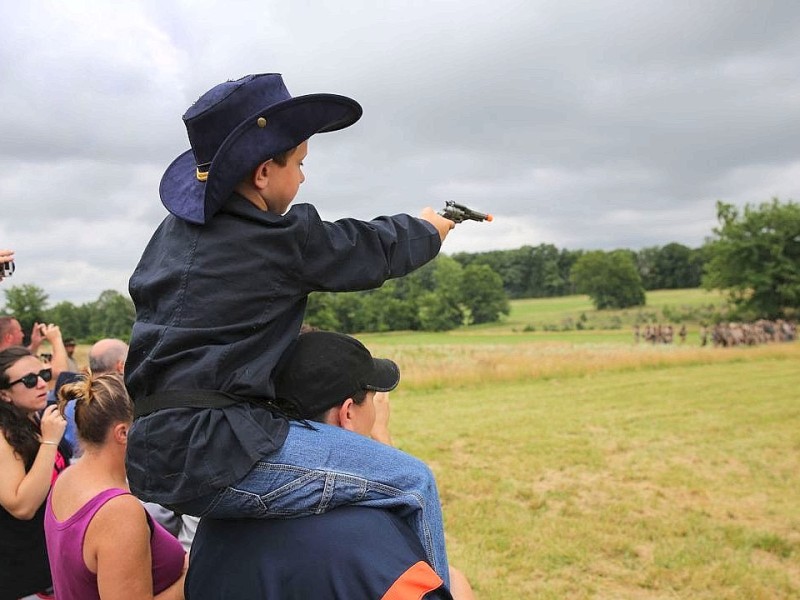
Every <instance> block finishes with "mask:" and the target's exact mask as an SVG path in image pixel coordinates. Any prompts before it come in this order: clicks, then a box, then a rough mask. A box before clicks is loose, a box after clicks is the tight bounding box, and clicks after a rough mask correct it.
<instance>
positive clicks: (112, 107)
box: [0, 0, 800, 301]
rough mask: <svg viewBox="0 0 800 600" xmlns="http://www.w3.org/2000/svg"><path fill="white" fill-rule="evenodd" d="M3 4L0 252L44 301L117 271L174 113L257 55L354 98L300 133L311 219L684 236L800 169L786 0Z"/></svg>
mask: <svg viewBox="0 0 800 600" xmlns="http://www.w3.org/2000/svg"><path fill="white" fill-rule="evenodd" d="M4 11H5V14H4V17H5V18H4V19H3V21H2V24H0V60H2V63H3V65H4V69H3V71H2V73H0V102H2V106H3V108H4V110H3V111H0V130H2V131H3V132H4V133H3V144H2V146H0V168H2V169H3V172H4V173H5V176H4V177H3V178H2V179H0V197H2V202H3V209H4V210H3V213H4V217H3V218H2V219H1V220H0V246H11V247H14V248H16V249H17V250H18V255H19V262H20V263H21V265H20V270H19V271H18V275H19V277H17V274H15V283H23V282H26V281H30V282H34V283H37V285H40V286H41V287H43V288H45V289H46V290H47V291H48V292H49V293H50V294H51V297H52V298H53V299H54V300H55V299H62V298H69V299H72V300H74V301H85V300H87V299H94V298H96V297H97V295H98V293H99V292H100V291H102V290H103V289H108V288H113V289H119V290H120V291H123V290H124V289H125V282H126V281H127V277H128V276H129V274H130V271H131V270H132V268H133V266H134V265H135V263H136V261H137V260H138V256H139V254H140V253H141V250H142V248H143V247H144V244H145V243H146V241H147V239H148V237H149V235H150V233H151V232H152V230H153V228H154V227H155V226H156V225H157V223H158V221H159V220H160V219H161V218H162V217H163V215H164V214H165V213H164V210H163V208H162V207H161V204H160V202H159V199H158V181H159V179H160V176H161V173H162V172H163V170H164V168H165V167H166V165H167V164H168V163H169V162H170V161H171V160H172V159H173V158H174V157H175V156H176V155H177V154H178V153H180V152H182V151H183V150H185V149H186V148H187V147H188V145H187V142H186V137H185V130H184V128H183V126H182V123H181V122H180V115H181V114H182V113H183V112H184V111H185V110H186V108H187V107H188V106H189V105H190V104H191V102H193V101H194V100H195V99H196V98H197V97H198V96H199V95H200V94H201V93H202V92H203V91H205V89H207V88H208V87H210V86H211V85H213V84H215V83H218V82H219V81H222V80H224V79H227V78H234V77H238V76H241V75H243V74H246V73H248V72H260V71H279V72H282V73H284V76H285V78H286V82H287V84H288V86H289V89H290V90H291V91H292V92H293V93H294V94H303V93H312V92H317V91H328V92H337V93H343V94H346V95H352V96H353V97H355V98H356V99H358V100H359V102H361V103H362V105H363V106H364V111H365V112H364V117H363V119H362V120H361V121H360V122H359V123H357V124H356V125H355V126H353V127H351V128H350V129H348V130H345V131H343V132H337V133H334V134H329V135H322V136H318V137H317V138H314V140H312V143H311V145H310V154H309V157H308V160H307V161H306V163H307V166H306V175H307V182H306V184H305V185H304V186H303V189H302V190H301V194H300V196H299V198H298V200H299V201H308V202H313V203H314V204H316V205H317V206H318V208H319V209H320V212H321V213H322V214H323V216H325V217H326V218H331V219H333V218H338V217H343V216H356V217H360V218H369V217H372V216H374V215H375V214H377V213H383V212H389V213H394V212H401V211H408V212H413V213H416V212H417V211H418V210H420V209H421V208H422V207H423V206H425V205H427V204H431V205H433V206H440V205H441V204H442V203H443V202H444V200H446V199H456V200H461V201H464V202H467V203H472V204H474V205H475V206H476V208H480V209H484V210H488V211H491V212H494V213H495V214H496V216H497V218H496V221H495V222H494V223H492V224H490V225H478V224H465V225H462V226H460V227H459V229H457V230H456V232H454V234H453V235H452V236H451V237H450V238H449V239H448V241H447V243H446V245H445V249H446V250H447V251H458V250H485V249H492V248H512V247H517V246H520V245H522V244H539V243H554V244H556V245H558V246H562V247H569V248H616V247H630V248H641V247H644V246H651V245H663V244H666V243H669V242H672V241H679V242H682V243H686V244H688V245H692V246H697V245H699V244H701V243H702V242H703V239H704V237H705V236H707V235H709V234H710V231H711V227H713V225H714V204H715V201H716V200H717V199H722V200H726V201H732V202H735V203H737V204H742V203H745V202H760V201H763V200H767V199H768V198H769V197H771V196H773V195H777V196H780V197H782V198H792V197H793V198H797V196H798V188H800V183H798V182H800V150H798V146H797V144H796V140H797V139H798V134H800V118H798V111H797V109H796V106H797V104H798V100H800V82H798V79H797V77H796V66H797V64H798V59H800V5H798V4H797V3H796V2H788V1H786V2H770V1H761V2H744V1H739V2H732V1H728V2H722V1H719V2H712V1H708V2H702V3H698V2H679V1H676V2H670V3H661V4H660V5H656V4H655V3H645V2H635V1H633V0H618V1H597V2H591V3H585V2H582V3H578V2H548V1H522V0H519V1H512V0H499V1H498V2H492V3H488V2H473V1H470V0H459V1H455V0H452V1H451V0H434V1H431V0H429V1H426V2H423V1H421V0H410V1H407V2H402V3H401V2H384V3H374V2H367V1H366V0H352V1H351V2H347V3H327V2H318V1H313V0H305V1H301V0H299V1H297V2H250V1H242V0H234V1H231V2H226V3H219V2H188V0H187V1H186V2H171V3H163V2H154V1H150V0H142V1H140V2H130V3H114V4H113V5H109V6H106V5H105V4H104V3H101V2H77V1H76V2H69V3H61V2H36V1H34V2H30V3H22V4H18V5H12V6H10V7H7V8H5V9H4ZM67 228H68V231H69V234H68V235H64V231H65V229H67ZM6 240H8V241H6ZM63 261H67V263H68V266H69V268H68V269H64V268H60V267H63V264H61V263H63ZM23 265H24V266H25V268H23ZM26 278H27V279H26ZM4 285H5V284H4Z"/></svg>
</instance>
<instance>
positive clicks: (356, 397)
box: [311, 390, 367, 423]
mask: <svg viewBox="0 0 800 600" xmlns="http://www.w3.org/2000/svg"><path fill="white" fill-rule="evenodd" d="M350 397H351V398H352V399H353V403H355V404H357V405H358V406H361V405H362V404H364V400H366V399H367V390H358V391H357V392H353V395H352V396H350ZM345 400H347V398H345ZM342 403H344V402H342ZM339 406H341V404H340V405H339ZM331 408H338V407H333V406H331ZM329 410H330V408H328V409H326V410H323V411H322V412H321V413H319V414H317V415H314V416H313V417H312V418H311V421H316V422H317V423H324V422H325V415H326V414H328V411H329Z"/></svg>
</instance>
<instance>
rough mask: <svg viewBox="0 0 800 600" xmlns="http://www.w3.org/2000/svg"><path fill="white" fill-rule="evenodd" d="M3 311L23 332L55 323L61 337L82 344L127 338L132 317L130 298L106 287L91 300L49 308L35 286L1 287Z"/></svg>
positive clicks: (132, 308)
mask: <svg viewBox="0 0 800 600" xmlns="http://www.w3.org/2000/svg"><path fill="white" fill-rule="evenodd" d="M3 291H4V292H5V298H6V303H5V307H4V308H3V311H2V313H3V314H9V315H13V316H14V317H16V319H17V320H18V321H19V323H20V325H21V326H22V330H23V331H24V332H25V334H26V335H28V334H29V333H30V330H31V327H33V324H34V323H37V322H38V323H55V324H56V325H58V326H59V327H60V328H61V334H62V335H63V336H64V337H73V338H75V339H77V340H80V341H83V342H85V343H89V342H94V341H97V340H99V339H102V338H105V337H113V338H119V339H122V340H127V339H128V338H129V337H130V335H131V327H133V321H134V317H135V310H134V307H133V301H132V300H131V299H130V298H129V297H128V296H127V295H125V296H123V295H122V294H120V293H119V292H116V291H114V290H106V291H104V292H102V293H101V294H100V296H99V297H98V298H97V300H95V301H94V302H87V303H85V304H80V305H76V304H73V303H72V302H67V301H64V302H59V303H58V304H56V305H55V306H53V307H48V296H47V294H46V293H45V291H44V290H42V289H41V288H40V287H38V286H36V285H31V284H24V285H20V286H13V287H10V288H8V289H4V290H3Z"/></svg>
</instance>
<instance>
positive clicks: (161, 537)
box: [44, 488, 184, 600]
mask: <svg viewBox="0 0 800 600" xmlns="http://www.w3.org/2000/svg"><path fill="white" fill-rule="evenodd" d="M129 493H130V492H127V491H125V490H121V489H118V488H117V489H110V490H106V491H104V492H100V493H99V494H98V495H97V496H95V497H94V498H92V499H91V500H90V501H89V502H87V503H86V504H84V505H83V506H82V507H81V508H80V509H79V510H78V511H77V512H76V513H75V514H74V515H72V516H71V517H70V518H69V519H67V520H66V521H59V520H57V519H56V517H55V515H54V514H53V507H52V506H51V503H50V496H49V495H48V497H47V509H46V510H45V514H44V532H45V536H46V537H47V553H48V555H49V556H50V570H51V572H52V574H53V587H54V588H55V595H56V598H58V600H90V599H91V600H94V599H97V600H99V598H100V595H99V594H98V591H97V575H96V574H94V573H92V572H91V571H90V570H89V569H87V568H86V563H84V562H83V538H84V536H85V534H86V529H87V528H88V527H89V523H90V522H91V520H92V518H93V517H94V515H95V513H97V511H98V510H99V509H100V508H101V507H102V506H103V505H104V504H105V503H106V502H108V501H109V500H111V499H112V498H116V497H117V496H121V495H123V494H129ZM145 513H146V511H145ZM146 514H147V513H146ZM147 521H148V524H149V525H150V530H151V534H150V550H151V554H152V557H153V595H155V594H159V593H161V592H163V591H164V590H165V589H167V588H168V587H169V586H170V585H172V584H173V583H174V582H175V581H176V580H177V579H178V577H180V576H181V572H182V571H183V561H184V551H183V547H182V546H181V544H180V542H178V540H177V539H175V538H174V537H173V536H172V535H171V534H170V533H169V532H168V531H167V530H166V529H164V528H163V527H162V526H161V525H159V524H158V523H157V522H155V521H153V519H152V518H151V517H150V515H149V514H147ZM120 543H121V544H124V543H125V540H120Z"/></svg>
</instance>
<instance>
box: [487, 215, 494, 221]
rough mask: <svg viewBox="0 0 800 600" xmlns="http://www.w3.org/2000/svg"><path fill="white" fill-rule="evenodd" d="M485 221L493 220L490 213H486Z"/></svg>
mask: <svg viewBox="0 0 800 600" xmlns="http://www.w3.org/2000/svg"><path fill="white" fill-rule="evenodd" d="M486 220H487V221H494V217H493V216H492V215H486Z"/></svg>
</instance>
